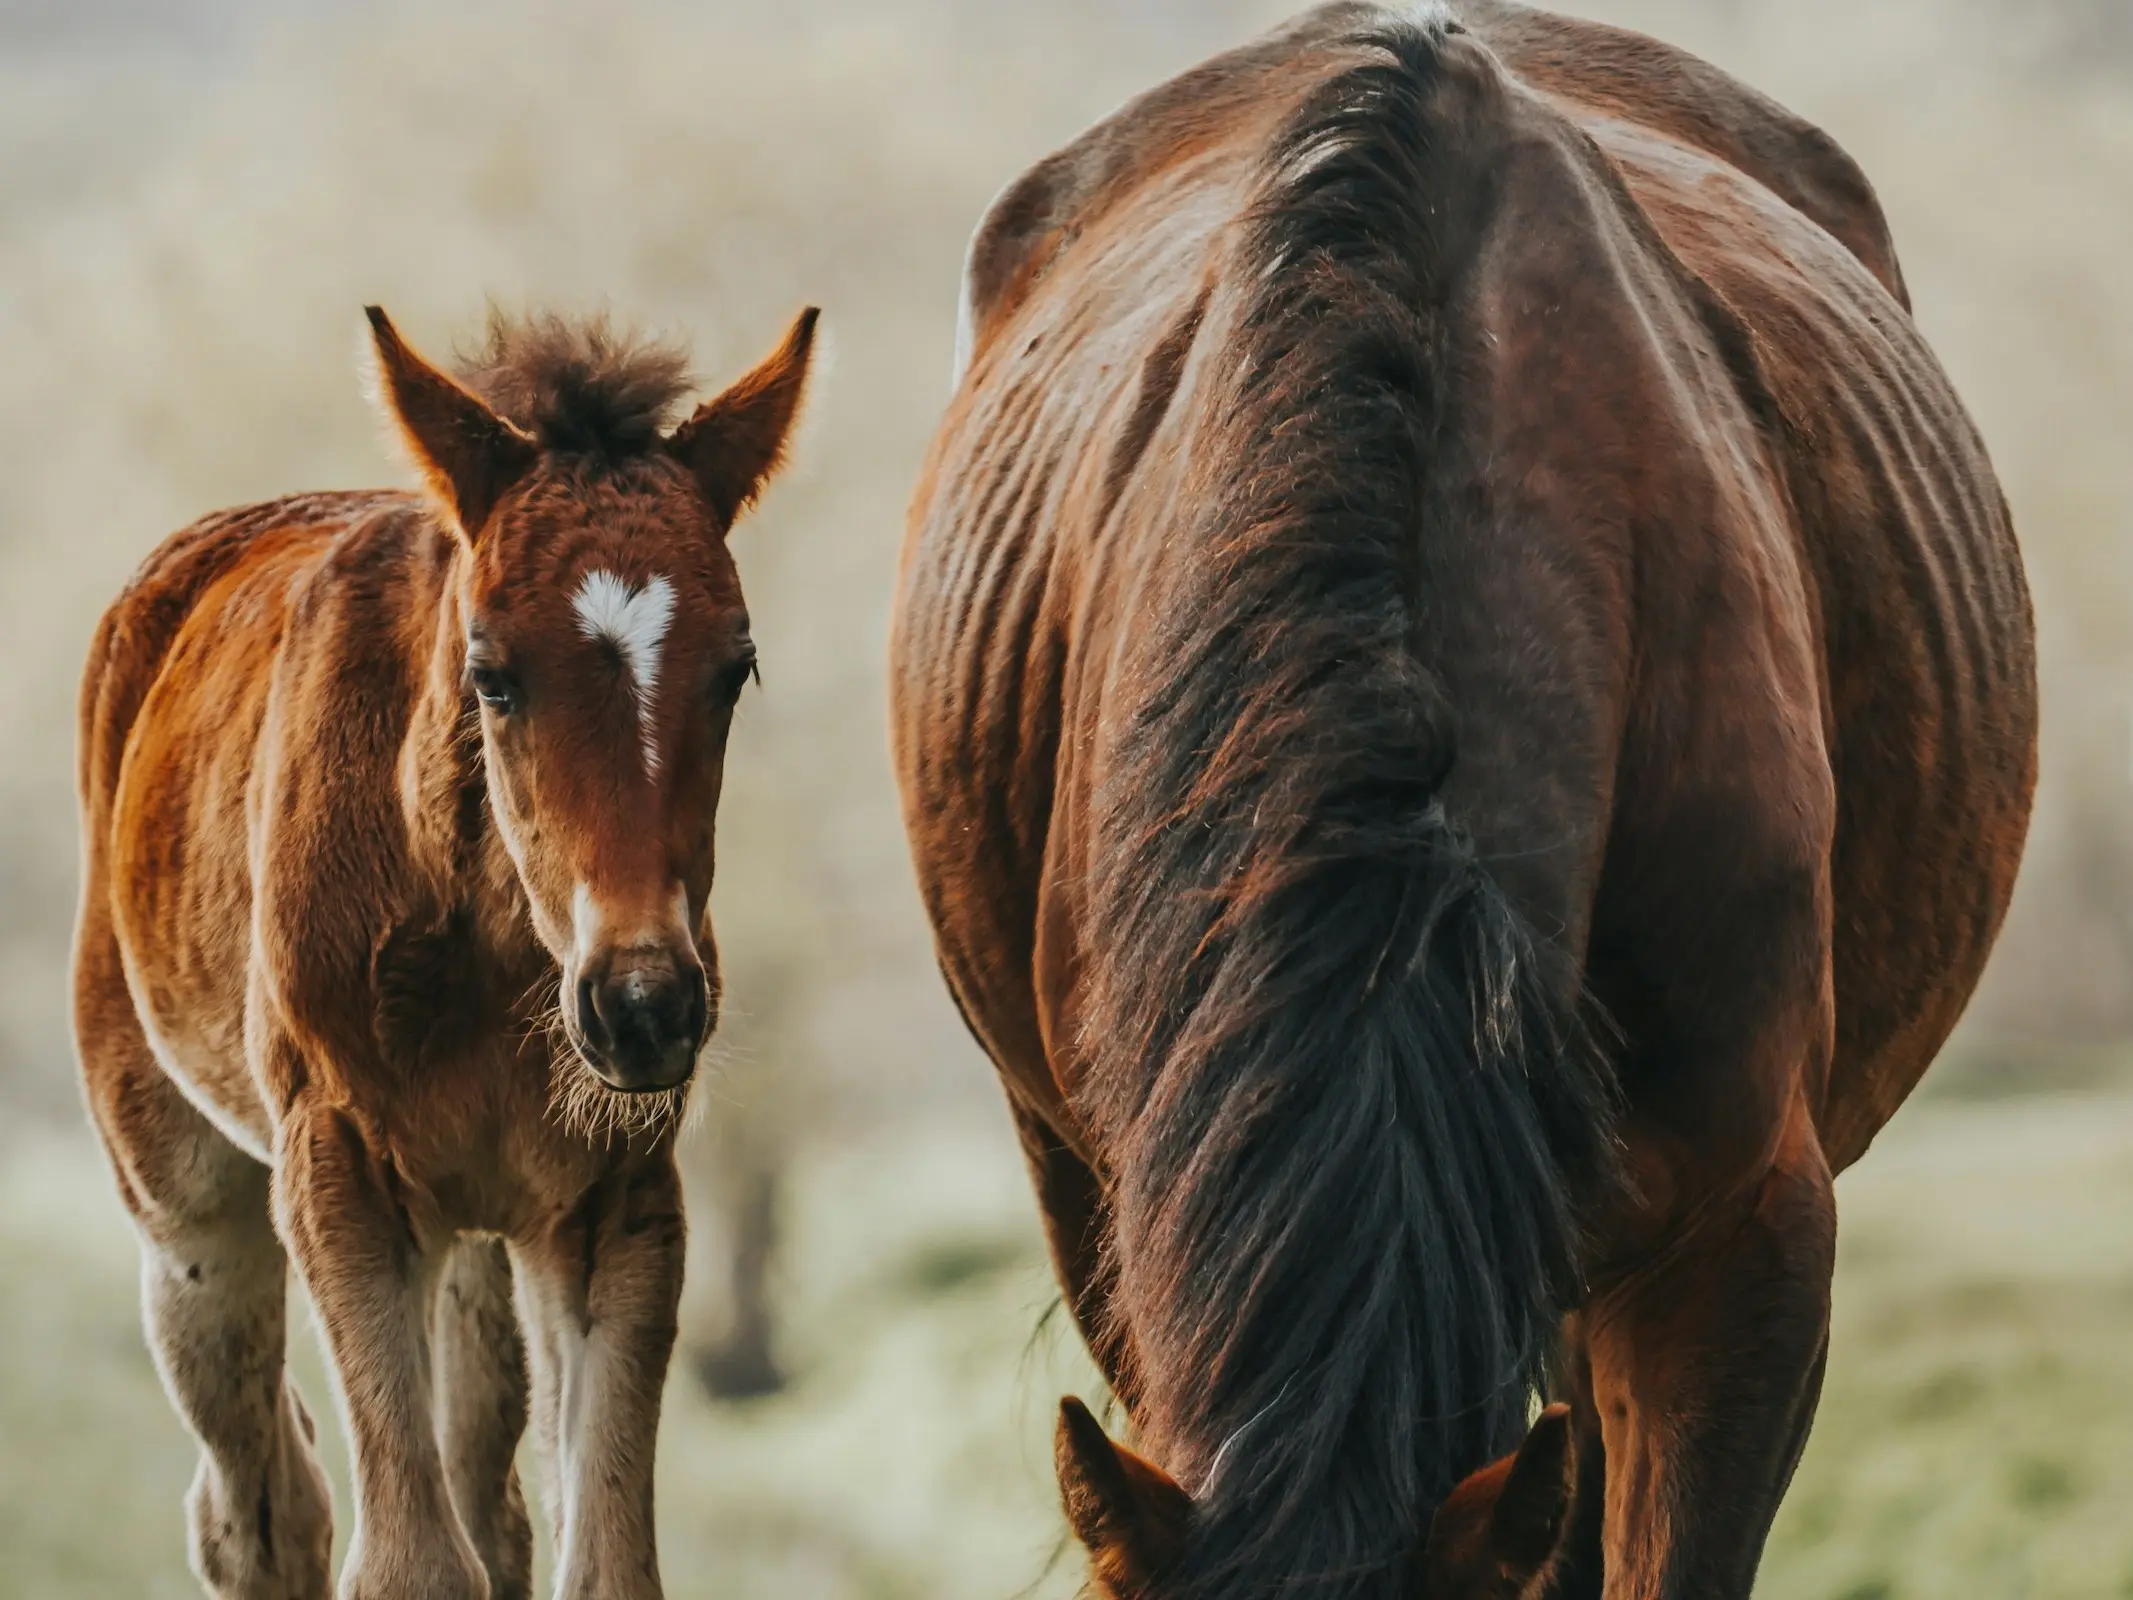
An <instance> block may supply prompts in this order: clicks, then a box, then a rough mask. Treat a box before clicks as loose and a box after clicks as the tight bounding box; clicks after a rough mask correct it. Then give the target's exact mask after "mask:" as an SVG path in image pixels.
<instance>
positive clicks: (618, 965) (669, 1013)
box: [573, 950, 711, 1094]
mask: <svg viewBox="0 0 2133 1600" xmlns="http://www.w3.org/2000/svg"><path fill="white" fill-rule="evenodd" d="M708 987H709V986H708V984H707V983H706V981H705V978H704V969H703V967H702V965H701V964H700V963H699V962H697V961H695V960H694V959H692V958H688V957H677V956H676V955H675V954H674V953H673V952H671V951H666V950H621V951H617V952H615V954H614V955H613V956H612V957H611V958H610V959H609V960H608V961H606V962H605V963H603V964H602V965H601V966H600V967H599V968H597V969H595V970H590V971H587V972H583V973H580V974H579V976H578V988H577V994H576V997H575V999H574V1002H573V1006H574V1017H573V1020H574V1021H575V1022H576V1027H575V1029H574V1030H573V1031H574V1032H575V1034H576V1039H575V1041H574V1042H575V1043H576V1045H577V1047H578V1053H579V1054H580V1055H581V1056H583V1057H584V1058H585V1063H586V1065H587V1066H589V1067H591V1068H592V1070H593V1071H594V1072H595V1073H596V1074H597V1075H598V1076H599V1078H600V1080H601V1081H602V1082H603V1083H605V1084H606V1085H607V1086H608V1087H609V1088H611V1089H619V1090H621V1091H622V1092H623V1093H625V1094H632V1093H640V1092H645V1091H650V1090H654V1089H671V1088H673V1087H675V1086H676V1085H677V1084H681V1083H686V1082H687V1081H688V1079H689V1074H690V1073H692V1072H694V1071H695V1070H696V1057H697V1054H698V1052H700V1051H701V1050H702V1049H703V1047H704V1040H705V1039H706V1038H707V1037H708V1036H709V1034H710V1030H711V1008H710V1001H709V993H708Z"/></svg>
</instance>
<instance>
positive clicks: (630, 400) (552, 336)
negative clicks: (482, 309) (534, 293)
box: [457, 309, 695, 460]
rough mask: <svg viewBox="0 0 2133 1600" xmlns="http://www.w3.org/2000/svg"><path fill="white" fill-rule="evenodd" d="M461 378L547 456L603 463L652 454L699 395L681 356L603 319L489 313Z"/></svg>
mask: <svg viewBox="0 0 2133 1600" xmlns="http://www.w3.org/2000/svg"><path fill="white" fill-rule="evenodd" d="M457 371H458V376H459V380H460V381H461V382H462V383H464V384H465V385H466V386H467V387H468V388H469V389H472V390H473V391H474V392H475V393H476V394H478V395H480V396H481V397H482V399H484V400H486V401H487V402H488V403H489V404H490V405H491V406H493V407H495V408H496V410H497V411H498V412H500V413H502V414H503V415H504V416H505V417H508V418H509V419H510V420H511V421H513V422H515V423H517V424H518V425H519V426H520V427H521V428H524V429H525V430H526V431H527V432H528V433H530V434H532V435H533V436H534V437H535V438H536V439H538V440H539V441H540V443H541V445H542V447H543V448H544V449H547V450H551V451H555V452H557V453H559V454H565V455H590V456H599V457H603V458H606V459H608V460H626V459H628V458H630V457H633V456H640V455H643V454H645V453H646V452H647V451H649V450H650V449H651V448H652V447H653V446H654V445H655V444H656V443H657V442H658V440H659V438H660V436H661V435H662V434H663V433H664V432H665V431H666V430H667V429H668V428H669V427H671V426H672V425H673V424H674V423H675V422H676V421H678V420H679V416H680V411H681V404H682V402H683V400H685V399H686V398H687V397H688V395H689V393H690V391H691V390H692V389H693V388H694V387H695V379H694V377H693V375H692V374H691V372H690V369H689V353H688V351H687V350H685V349H684V348H682V347H681V346H680V345H679V344H676V343H673V342H671V341H669V340H664V339H655V338H651V337H648V336H646V335H644V334H640V333H637V332H634V331H632V330H629V329H617V328H616V327H615V326H614V325H613V324H612V323H611V322H610V321H609V319H608V318H607V317H606V316H605V315H604V314H596V315H593V316H588V317H564V316H560V315H557V314H556V313H554V312H532V313H529V314H527V315H524V316H510V315H506V314H505V313H504V312H502V311H498V310H494V309H492V310H491V311H490V313H489V326H488V332H487V336H486V338H485V340H484V342H483V346H482V348H481V350H480V351H479V352H477V353H476V354H474V355H471V356H468V357H465V358H463V359H462V360H461V361H460V362H459V363H458V367H457Z"/></svg>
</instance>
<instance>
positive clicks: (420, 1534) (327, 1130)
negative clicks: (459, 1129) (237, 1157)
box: [275, 1101, 489, 1600]
mask: <svg viewBox="0 0 2133 1600" xmlns="http://www.w3.org/2000/svg"><path fill="white" fill-rule="evenodd" d="M275 1168H276V1170H275V1203H276V1210H277V1214H278V1216H279V1219H280V1222H281V1228H282V1233H283V1235H284V1237H286V1238H287V1239H288V1241H289V1244H290V1249H291V1253H292V1254H293V1255H294V1256H295V1258H296V1262H297V1266H298V1268H299V1270H300V1271H301V1272H302V1273H303V1277H304V1283H305V1286H306V1287H307V1288H308V1289H309V1290H310V1291H311V1298H312V1301H313V1303H314V1304H315V1305H316V1306H317V1308H318V1315H319V1322H320V1325H321V1326H322V1328H323V1329H324V1331H325V1335H326V1343H327V1346H328V1348H329V1350H330V1351H331V1353H332V1357H333V1366H334V1371H335V1374H336V1376H337V1377H338V1378H339V1380H340V1389H341V1400H342V1404H343V1406H344V1407H345V1408H346V1411H347V1420H348V1433H349V1438H350V1441H351V1443H352V1444H353V1446H354V1452H355V1532H354V1536H353V1538H352V1539H351V1541H350V1543H349V1547H348V1561H347V1565H346V1566H345V1567H344V1568H343V1570H342V1573H341V1590H340V1592H341V1596H342V1600H488V1596H489V1580H488V1578H487V1576H486V1575H485V1574H484V1573H483V1571H482V1565H481V1562H480V1560H479V1559H478V1558H477V1556H476V1555H475V1552H474V1547H473V1544H472V1542H471V1541H470V1540H469V1539H468V1537H467V1535H466V1533H465V1531H464V1530H463V1529H462V1528H461V1527H460V1523H459V1518H458V1517H457V1516H456V1515H455V1514H454V1512H453V1509H452V1500H451V1495H450V1492H449V1490H448V1488H447V1486H446V1482H445V1473H444V1463H443V1459H442V1457H441V1455H440V1453H439V1450H438V1445H437V1429H436V1425H435V1422H434V1420H433V1415H432V1407H433V1384H432V1377H431V1361H430V1305H431V1297H432V1294H433V1291H434V1290H435V1287H436V1283H437V1279H438V1275H439V1272H440V1270H441V1267H442V1262H441V1260H440V1259H438V1257H437V1256H436V1255H433V1254H429V1253H425V1251H424V1250H423V1249H422V1247H421V1244H420V1242H419V1241H418V1240H417V1239H416V1237H415V1233H414V1229H413V1227H412V1226H411V1224H410V1222H409V1219H408V1217H407V1214H406V1213H405V1211H404V1210H403V1209H402V1206H401V1203H400V1197H399V1194H398V1192H397V1185H396V1181H395V1178H394V1175H393V1172H392V1169H391V1166H390V1164H389V1158H388V1157H387V1156H386V1155H384V1154H383V1153H382V1152H380V1151H379V1150H378V1149H376V1148H375V1147H374V1146H373V1144H372V1143H371V1142H370V1141H369V1140H368V1139H366V1138H365V1137H364V1134H363V1130H362V1129H361V1128H359V1127H358V1126H357V1123H356V1121H355V1119H354V1118H353V1117H352V1116H350V1115H349V1114H348V1113H347V1112H346V1111H344V1110H342V1109H340V1108H338V1107H334V1106H310V1105H306V1104H304V1103H303V1102H301V1101H300V1102H299V1103H298V1105H297V1106H296V1107H295V1108H293V1109H292V1111H291V1112H290V1115H289V1117H288V1118H287V1119H286V1120H285V1121H284V1123H283V1125H282V1132H281V1148H280V1150H279V1152H278V1159H277V1160H276V1163H275Z"/></svg>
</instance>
